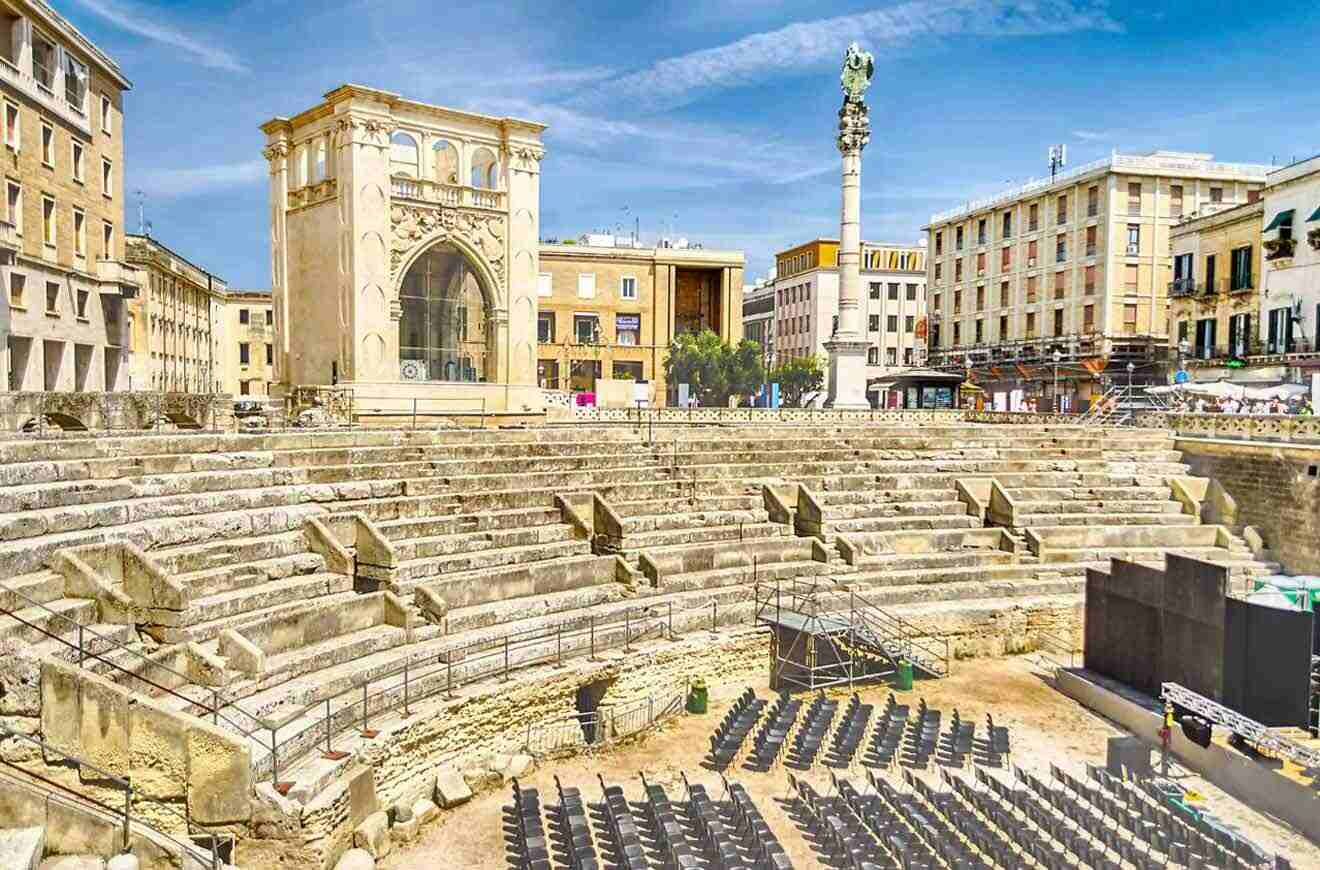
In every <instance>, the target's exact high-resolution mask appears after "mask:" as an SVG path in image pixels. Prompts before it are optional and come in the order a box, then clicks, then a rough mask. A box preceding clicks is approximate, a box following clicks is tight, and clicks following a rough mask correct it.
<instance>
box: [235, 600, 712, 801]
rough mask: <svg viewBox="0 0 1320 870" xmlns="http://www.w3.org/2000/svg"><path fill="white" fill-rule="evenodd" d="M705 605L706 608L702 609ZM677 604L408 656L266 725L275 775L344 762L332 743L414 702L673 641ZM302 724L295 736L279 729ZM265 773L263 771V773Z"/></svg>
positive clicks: (366, 729) (408, 709) (592, 617)
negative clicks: (307, 758)
mask: <svg viewBox="0 0 1320 870" xmlns="http://www.w3.org/2000/svg"><path fill="white" fill-rule="evenodd" d="M703 606H704V605H703ZM673 619H674V610H673V604H672V602H666V604H665V606H664V607H663V608H661V607H658V606H657V607H633V608H627V609H625V610H623V611H620V612H617V613H614V614H611V615H610V616H609V617H608V618H605V619H599V618H597V617H596V615H595V614H594V613H592V614H588V616H587V617H586V618H579V619H575V620H570V621H566V622H561V623H557V624H555V625H553V626H548V627H544V628H535V629H528V630H526V631H521V632H513V633H510V634H505V635H496V636H493V637H489V638H486V639H483V640H476V641H472V642H470V643H467V644H463V645H459V646H455V647H451V648H448V649H445V650H442V651H440V652H439V653H437V654H435V655H434V657H433V658H431V659H430V660H428V661H425V662H421V663H416V664H414V663H413V662H412V661H410V660H408V659H406V658H405V659H404V661H403V663H402V664H401V665H399V666H398V667H395V668H393V669H391V670H390V671H388V672H386V673H384V674H381V675H380V676H377V677H372V678H370V679H368V680H365V681H364V682H362V683H359V684H357V685H354V686H351V687H349V688H347V689H344V690H342V691H340V692H337V693H335V694H333V695H330V696H328V697H325V698H322V699H320V700H317V701H314V702H312V703H310V704H306V705H304V706H303V707H301V708H299V709H297V710H294V711H292V712H290V713H289V714H288V715H284V716H281V717H280V722H279V723H278V724H277V723H271V724H269V725H268V726H267V730H268V732H269V744H268V745H269V748H270V757H269V764H270V771H269V772H270V775H271V778H272V780H274V781H275V782H277V783H278V782H279V771H280V769H281V768H284V769H286V770H287V769H288V767H289V765H290V764H292V763H293V762H294V761H295V760H297V759H299V758H300V757H302V756H303V755H305V754H306V753H308V752H311V751H314V750H316V749H317V748H319V749H320V751H321V752H322V754H323V756H324V757H327V758H332V759H333V758H340V757H343V755H344V754H341V753H340V752H338V751H336V750H335V748H334V740H335V738H336V737H337V736H339V735H342V734H343V733H344V732H347V731H350V730H355V731H357V732H359V733H362V734H368V735H374V733H375V732H374V731H373V730H372V729H371V720H372V717H373V716H375V717H379V716H380V715H382V714H384V713H388V712H392V711H396V710H398V711H402V713H403V715H404V716H408V715H411V708H412V705H413V704H416V703H417V702H419V701H423V700H426V699H428V698H433V697H436V696H439V695H443V696H445V697H447V698H448V697H453V692H454V689H456V688H460V687H462V686H465V685H469V684H471V683H475V682H480V681H482V680H487V679H490V678H492V677H498V678H500V679H501V680H507V679H509V675H510V674H511V673H512V672H513V671H514V670H519V669H524V668H529V667H533V666H536V665H545V664H554V665H555V666H556V667H560V666H562V665H563V664H564V662H565V661H568V660H570V659H574V658H584V657H585V658H589V659H592V660H594V659H595V657H596V653H597V652H600V651H601V650H607V649H614V648H616V647H622V648H623V649H624V650H625V651H626V650H628V649H629V648H630V646H631V644H633V643H634V642H636V641H638V640H642V639H645V638H648V637H660V638H667V639H670V640H672V639H673V638H674V637H675V634H674V630H673ZM299 721H301V722H303V723H304V724H303V726H302V727H301V728H298V729H297V730H296V731H292V732H290V731H286V732H285V734H284V736H283V737H281V736H280V734H279V732H280V730H281V729H285V728H287V726H288V725H289V724H291V723H294V722H299ZM265 772H266V771H264V770H262V771H260V773H261V774H263V775H264V773H265Z"/></svg>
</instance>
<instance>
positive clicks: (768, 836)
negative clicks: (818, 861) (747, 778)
mask: <svg viewBox="0 0 1320 870" xmlns="http://www.w3.org/2000/svg"><path fill="white" fill-rule="evenodd" d="M724 792H725V796H726V797H727V798H728V801H729V821H730V822H731V823H732V825H733V829H734V831H735V832H736V833H737V834H739V835H740V836H741V837H742V841H743V844H744V845H745V847H746V852H747V853H748V854H749V855H750V856H751V859H752V860H751V862H752V864H753V865H754V866H755V867H756V868H757V870H792V867H793V862H792V861H790V860H789V858H788V853H787V852H785V851H784V847H783V846H782V845H781V844H780V842H779V839H778V838H777V837H776V836H775V834H774V832H773V831H772V830H770V825H769V824H767V823H766V820H765V817H764V816H762V815H761V811H760V809H758V808H757V806H756V802H755V801H753V800H752V796H751V795H749V794H748V793H747V789H745V788H743V786H742V784H741V783H737V782H730V781H729V780H727V779H726V780H724Z"/></svg>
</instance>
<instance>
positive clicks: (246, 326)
mask: <svg viewBox="0 0 1320 870" xmlns="http://www.w3.org/2000/svg"><path fill="white" fill-rule="evenodd" d="M219 322H220V333H219V336H220V337H219V345H220V350H219V353H218V355H217V359H218V360H219V363H218V370H219V380H220V389H221V391H222V392H225V393H228V394H229V395H231V396H234V397H235V398H241V397H243V396H267V395H270V391H271V385H272V384H273V383H274V381H275V349H276V348H277V347H278V346H279V340H278V338H277V337H276V334H275V311H274V307H273V305H272V304H271V294H270V291H269V290H231V291H229V292H227V293H225V294H224V295H223V296H222V297H221V299H220V318H219Z"/></svg>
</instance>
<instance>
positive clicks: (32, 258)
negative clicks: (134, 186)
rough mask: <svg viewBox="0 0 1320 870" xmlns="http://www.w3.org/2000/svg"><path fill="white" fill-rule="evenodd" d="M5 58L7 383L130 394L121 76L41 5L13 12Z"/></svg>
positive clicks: (1, 250) (130, 289)
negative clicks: (117, 391)
mask: <svg viewBox="0 0 1320 870" xmlns="http://www.w3.org/2000/svg"><path fill="white" fill-rule="evenodd" d="M3 19H4V21H3V27H4V30H5V32H6V33H9V34H11V37H12V38H11V39H9V40H7V41H6V42H5V44H4V46H2V47H0V94H3V105H2V106H0V111H2V117H0V126H2V127H3V138H4V143H5V144H4V149H3V150H4V161H3V163H4V175H5V178H4V181H3V182H2V184H3V186H4V199H3V200H2V201H0V206H2V207H3V219H0V283H3V285H4V288H3V292H4V295H5V299H4V303H5V304H3V305H0V350H2V351H3V353H2V354H0V369H3V371H2V372H0V374H2V375H3V378H2V379H0V384H3V385H4V386H5V387H6V388H7V389H10V390H16V391H17V390H28V391H31V390H46V391H55V390H61V391H78V392H96V391H104V390H117V389H126V388H127V382H128V376H129V364H128V345H129V342H128V323H127V317H126V316H125V315H126V312H125V305H126V301H127V300H128V299H131V298H132V297H133V295H134V293H135V292H136V289H137V286H138V284H139V283H140V281H139V279H138V277H137V275H136V270H133V269H132V268H131V267H128V266H126V265H125V263H124V262H123V260H124V232H123V230H124V226H123V224H124V206H123V200H124V196H123V194H124V187H123V169H124V159H123V158H124V138H123V122H124V114H123V95H124V92H125V91H127V90H128V88H129V87H130V85H129V83H128V81H127V80H126V79H125V78H124V76H123V74H122V73H121V72H120V70H119V67H118V65H117V64H116V63H115V62H114V61H113V60H111V59H110V58H109V57H107V56H106V55H105V54H104V53H102V52H101V51H100V49H98V48H97V47H96V46H95V45H93V44H92V43H91V42H90V41H89V40H88V39H87V38H86V37H84V36H83V35H82V34H81V33H79V32H78V31H77V29H75V28H74V27H73V25H72V24H70V23H69V22H68V21H66V20H65V19H64V18H63V17H61V16H60V15H59V14H58V13H56V12H55V11H54V10H53V9H51V8H50V6H48V5H46V4H45V3H38V2H32V3H28V2H17V3H13V4H10V6H9V7H8V8H7V9H6V11H5V12H4V14H3Z"/></svg>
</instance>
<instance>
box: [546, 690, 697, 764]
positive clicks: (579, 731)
mask: <svg viewBox="0 0 1320 870" xmlns="http://www.w3.org/2000/svg"><path fill="white" fill-rule="evenodd" d="M687 692H688V687H687V686H686V685H684V687H683V688H682V689H679V690H676V691H672V692H664V693H661V694H659V695H655V694H651V695H647V696H646V697H645V698H639V699H638V700H636V701H632V702H630V703H628V704H624V705H621V706H618V707H609V708H607V709H604V710H595V711H591V712H588V713H579V714H576V715H571V716H567V717H564V718H563V719H557V720H554V721H552V722H543V723H541V724H538V725H528V726H527V733H526V736H525V738H524V739H523V744H522V748H523V750H524V751H525V752H526V753H527V754H529V755H533V756H536V757H538V758H540V757H544V756H546V755H550V754H553V753H555V752H563V751H566V750H577V749H583V748H587V747H594V746H602V745H607V744H609V743H610V742H611V741H614V740H619V739H622V738H624V737H630V736H632V735H634V734H638V733H640V732H642V731H645V730H646V729H648V728H651V727H653V726H654V725H655V724H656V723H657V722H661V721H663V720H665V719H668V718H670V717H672V716H675V715H677V714H678V713H680V712H681V711H682V710H683V702H684V700H685V699H686V698H687Z"/></svg>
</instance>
